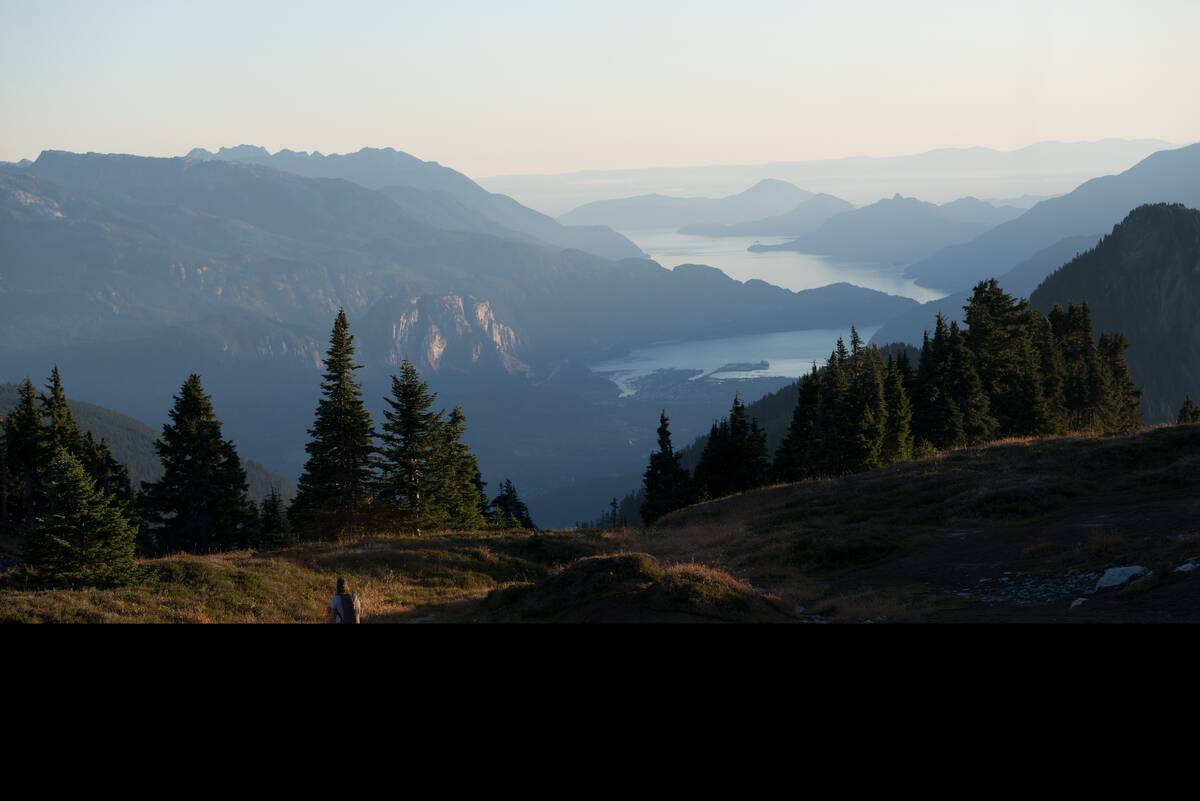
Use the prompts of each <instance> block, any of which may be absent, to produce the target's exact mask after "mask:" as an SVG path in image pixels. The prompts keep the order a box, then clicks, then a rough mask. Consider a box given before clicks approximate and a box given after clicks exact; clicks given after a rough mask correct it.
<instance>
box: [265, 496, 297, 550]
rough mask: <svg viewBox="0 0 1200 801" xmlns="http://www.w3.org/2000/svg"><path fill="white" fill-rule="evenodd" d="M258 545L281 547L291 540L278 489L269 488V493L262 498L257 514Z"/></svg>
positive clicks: (290, 530)
mask: <svg viewBox="0 0 1200 801" xmlns="http://www.w3.org/2000/svg"><path fill="white" fill-rule="evenodd" d="M258 533H259V545H260V547H263V548H281V547H283V546H285V545H287V544H289V543H290V542H291V541H292V529H291V526H290V525H289V524H288V518H287V514H285V512H284V508H283V498H281V497H280V496H279V490H278V489H276V488H275V487H272V488H271V494H270V495H268V496H267V497H266V498H264V499H263V502H262V508H261V509H260V510H259V514H258Z"/></svg>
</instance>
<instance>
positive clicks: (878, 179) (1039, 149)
mask: <svg viewBox="0 0 1200 801" xmlns="http://www.w3.org/2000/svg"><path fill="white" fill-rule="evenodd" d="M1172 147H1177V145H1172V144H1170V143H1168V142H1164V141H1161V140H1156V139H1143V140H1120V139H1106V140H1102V141H1097V142H1041V143H1038V144H1034V145H1030V146H1028V147H1023V148H1020V149H1018V150H1011V151H1001V150H995V149H991V148H984V147H971V148H952V149H939V150H931V151H928V152H925V153H918V154H914V155H906V156H893V157H883V158H870V157H856V158H846V159H830V160H814V161H796V162H774V163H770V164H759V165H733V166H708V167H703V166H701V167H655V168H646V169H633V170H592V171H586V172H577V173H569V174H565V175H518V176H504V177H493V178H485V179H483V180H482V181H481V183H482V184H483V185H484V186H487V187H488V188H489V189H491V190H492V191H494V192H503V193H505V194H507V195H511V196H512V197H515V198H517V199H518V200H520V201H521V202H522V203H525V204H526V205H529V206H532V207H533V208H536V209H540V210H541V211H544V212H546V213H548V214H554V215H559V214H563V213H565V212H567V211H569V210H570V209H574V208H578V207H579V206H582V205H585V204H587V203H593V202H595V201H598V200H609V199H612V198H619V197H632V196H637V195H649V194H659V195H673V196H684V195H690V196H702V197H721V196H725V195H730V194H733V193H736V192H739V191H741V190H742V189H743V188H744V187H747V186H751V185H753V184H755V183H757V182H758V181H761V180H764V179H768V178H771V179H778V180H783V181H788V182H790V183H793V184H796V185H797V186H803V187H806V188H808V189H811V190H814V191H819V192H826V193H828V194H831V195H836V196H837V197H841V198H845V199H846V200H849V201H850V202H851V203H854V204H856V205H861V204H866V203H871V202H874V201H875V200H877V199H878V198H881V197H891V196H892V195H893V194H895V193H897V192H899V193H902V194H904V195H911V196H915V197H920V198H924V199H925V200H929V201H933V202H938V203H944V202H946V201H949V200H953V199H955V198H959V197H963V196H964V195H975V196H976V197H983V198H1017V197H1021V196H1025V195H1033V196H1042V197H1044V196H1047V195H1060V194H1063V193H1066V192H1070V191H1071V190H1072V189H1074V188H1075V187H1077V186H1079V185H1080V184H1081V183H1083V182H1084V181H1087V180H1089V179H1091V178H1095V177H1096V176H1097V175H1112V174H1115V173H1119V172H1123V171H1125V170H1127V169H1129V168H1130V167H1132V166H1133V165H1135V164H1137V163H1138V162H1139V161H1141V160H1142V159H1144V158H1146V157H1147V156H1149V155H1150V154H1152V153H1157V152H1159V151H1161V150H1167V149H1170V148H1172ZM1007 203H1008V202H1006V203H1002V204H1001V205H1007ZM1014 205H1015V204H1014ZM783 211H784V210H781V211H780V212H777V213H783ZM1126 211H1128V209H1126ZM758 216H759V217H763V216H769V215H758Z"/></svg>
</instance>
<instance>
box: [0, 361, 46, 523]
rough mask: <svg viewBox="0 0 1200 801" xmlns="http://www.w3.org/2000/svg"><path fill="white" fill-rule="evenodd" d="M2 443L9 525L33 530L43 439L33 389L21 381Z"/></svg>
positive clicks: (43, 458)
mask: <svg viewBox="0 0 1200 801" xmlns="http://www.w3.org/2000/svg"><path fill="white" fill-rule="evenodd" d="M4 440H5V447H6V449H7V452H8V453H7V457H8V475H9V486H10V488H11V489H10V491H9V496H10V501H9V504H10V507H13V508H10V510H9V513H10V515H11V516H12V517H11V520H12V522H13V523H15V524H17V525H20V526H24V527H25V528H27V529H33V528H35V527H36V525H37V514H38V511H39V506H40V503H39V502H40V500H41V498H40V497H39V492H38V490H39V476H40V474H41V472H42V470H43V469H44V467H45V464H46V462H47V461H48V459H46V458H45V443H46V438H45V436H44V433H43V426H42V414H41V411H40V409H39V408H38V396H37V390H35V389H34V387H33V382H31V381H30V380H29V379H25V382H24V383H23V384H21V387H20V389H19V390H18V395H17V406H16V408H14V409H13V410H12V411H11V412H10V413H9V415H8V417H7V419H5V421H4Z"/></svg>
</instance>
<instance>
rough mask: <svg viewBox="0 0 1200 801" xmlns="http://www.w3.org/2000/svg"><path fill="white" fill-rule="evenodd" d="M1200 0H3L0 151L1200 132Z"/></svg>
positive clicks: (607, 163)
mask: <svg viewBox="0 0 1200 801" xmlns="http://www.w3.org/2000/svg"><path fill="white" fill-rule="evenodd" d="M1197 31H1200V0H1139V2H1137V3H1133V2H1129V0H1122V1H1121V2H1110V0H1087V1H1086V2H1082V1H1078V2H1077V1H1076V0H1038V1H1037V2H1033V1H1030V2H1026V1H1025V0H1003V2H991V1H990V0H953V1H948V2H943V1H942V0H904V2H897V1H896V0H886V1H884V2H875V1H874V0H857V1H856V0H839V1H838V2H830V1H829V0H819V1H818V2H811V1H810V0H779V1H778V2H777V1H776V0H741V1H740V2H736V3H732V2H729V0H686V2H685V0H630V1H627V0H594V1H593V0H424V1H423V2H413V1H412V0H378V1H377V2H373V1H369V0H339V1H338V2H313V1H312V0H286V1H285V0H279V1H276V0H236V1H233V0H0V160H17V159H21V158H31V157H35V156H36V155H37V154H38V153H39V152H40V151H41V150H43V149H48V148H59V149H69V150H78V151H88V150H91V151H102V152H127V153H140V154H145V155H179V154H182V153H185V152H186V151H187V150H189V149H190V148H192V147H207V148H210V149H215V148H217V147H220V146H222V145H233V144H239V143H254V144H261V145H264V146H266V147H268V148H270V149H272V150H276V149H280V148H284V147H288V148H292V149H296V150H313V149H317V150H321V151H323V152H326V153H329V152H345V151H348V150H357V149H358V148H360V147H363V146H366V145H370V146H380V147H382V146H393V147H396V148H399V149H402V150H406V151H409V152H411V153H413V154H415V155H418V156H420V157H422V158H426V159H431V160H437V161H441V162H443V163H446V164H450V165H453V166H455V167H457V168H458V169H461V170H463V171H465V172H467V173H469V174H472V175H475V176H480V177H482V176H488V175H501V174H513V173H527V172H562V171H569V170H578V169H590V168H599V169H610V168H621V167H645V166H682V165H699V164H745V163H762V162H768V161H786V160H804V159H814V158H831V157H840V156H850V155H899V154H903V153H910V152H918V151H922V150H928V149H932V148H936V147H955V146H971V145H985V146H991V147H998V148H1004V149H1011V148H1016V147H1020V146H1023V145H1027V144H1030V143H1032V142H1035V141H1038V140H1045V139H1061V140H1082V139H1101V138H1106V137H1124V138H1141V137H1147V138H1150V137H1153V138H1161V139H1166V140H1169V141H1173V142H1178V143H1187V142H1193V141H1197V140H1200V102H1197V98H1200V77H1198V76H1200V46H1197V43H1196V33H1197Z"/></svg>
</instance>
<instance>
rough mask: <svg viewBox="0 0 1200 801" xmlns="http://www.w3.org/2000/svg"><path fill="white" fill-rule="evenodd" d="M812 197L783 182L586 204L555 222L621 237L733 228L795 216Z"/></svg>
mask: <svg viewBox="0 0 1200 801" xmlns="http://www.w3.org/2000/svg"><path fill="white" fill-rule="evenodd" d="M812 197H813V193H811V192H807V191H805V190H803V189H800V188H799V187H797V186H793V185H792V184H789V183H787V182H786V181H777V180H773V179H768V180H764V181H760V182H759V183H757V184H755V185H754V186H752V187H750V188H749V189H747V190H746V191H744V192H740V193H738V194H736V195H730V196H729V197H723V198H702V197H670V196H667V195H644V196H641V197H630V198H621V199H618V200H603V201H598V202H596V203H589V204H587V205H585V206H581V207H580V208H577V209H575V210H574V211H571V212H568V213H567V214H564V215H562V216H561V217H559V218H558V221H559V222H560V223H562V224H564V225H604V226H609V227H611V228H615V229H617V230H619V231H649V230H656V229H667V228H670V229H675V228H680V227H683V226H689V225H702V224H718V225H732V224H736V223H740V222H748V221H751V220H757V219H761V218H763V217H773V216H777V215H780V214H785V213H787V212H789V211H792V210H794V209H795V208H796V207H797V206H798V205H799V204H801V203H803V202H805V201H807V200H810V199H811V198H812Z"/></svg>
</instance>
